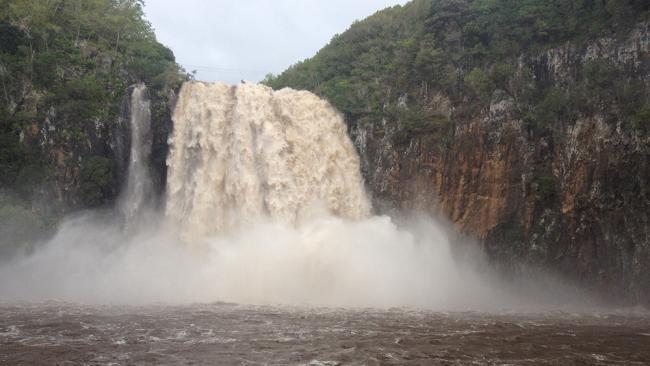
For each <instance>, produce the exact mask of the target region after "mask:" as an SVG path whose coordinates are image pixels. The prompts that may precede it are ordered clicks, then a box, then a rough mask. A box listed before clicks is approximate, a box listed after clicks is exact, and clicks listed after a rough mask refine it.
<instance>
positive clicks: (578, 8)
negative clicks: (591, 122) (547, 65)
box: [264, 0, 650, 141]
mask: <svg viewBox="0 0 650 366" xmlns="http://www.w3.org/2000/svg"><path fill="white" fill-rule="evenodd" d="M649 14H650V2H648V1H645V0H603V1H594V0H575V1H566V0H414V1H412V2H410V3H408V4H407V5H405V6H395V7H392V8H389V9H386V10H383V11H380V12H378V13H376V14H374V15H373V16H371V17H369V18H367V19H365V20H363V21H360V22H356V23H354V24H353V25H352V26H351V27H350V28H349V29H348V30H347V31H346V32H345V33H343V34H341V35H337V36H335V37H334V38H333V39H332V40H331V42H330V43H329V45H327V46H326V47H325V48H323V49H322V50H320V51H319V52H318V53H317V54H316V56H314V57H313V58H311V59H308V60H305V61H303V62H300V63H298V64H296V65H294V66H292V67H291V68H289V69H288V70H287V71H285V72H284V73H282V74H281V75H278V76H274V75H269V76H268V77H267V78H266V80H265V81H264V82H265V83H266V84H267V85H270V86H272V87H273V88H276V89H279V88H282V87H292V88H296V89H307V90H311V91H314V92H315V93H317V94H319V95H321V96H323V97H325V98H327V99H328V100H330V102H331V103H332V104H333V105H334V106H336V107H337V108H338V109H339V110H341V111H342V112H343V113H344V114H345V115H346V116H347V117H348V120H349V121H350V122H351V123H354V122H355V121H359V120H362V119H363V120H365V119H368V118H371V119H375V120H376V121H378V120H380V119H381V118H376V117H377V116H384V117H385V116H386V115H387V114H390V110H391V108H390V107H389V108H387V107H386V106H392V107H393V108H394V107H395V106H396V105H397V104H398V99H399V97H400V96H401V95H402V94H403V93H407V94H408V96H409V98H408V100H409V106H408V107H409V108H413V106H414V105H415V104H421V105H426V98H427V95H428V94H427V93H429V92H430V91H438V92H441V93H443V94H444V95H445V96H447V97H448V98H449V99H450V100H451V102H452V103H453V104H454V106H455V110H456V114H457V115H458V116H466V115H468V114H471V113H474V112H476V111H477V110H478V111H480V110H481V109H485V108H486V107H487V106H488V105H489V103H490V101H491V99H492V96H493V93H494V91H495V90H497V89H500V90H502V91H505V93H507V94H508V95H510V96H511V97H513V98H514V100H515V104H516V109H517V110H518V111H519V112H520V114H521V118H522V119H523V120H524V121H526V122H527V123H528V125H529V127H530V128H531V129H532V130H536V131H543V130H546V129H552V128H555V127H557V126H560V125H562V124H567V123H573V122H574V121H575V120H576V119H577V118H578V116H579V115H580V114H589V113H594V112H595V111H598V109H599V108H601V107H599V106H604V105H606V106H607V108H608V109H609V110H611V111H612V112H613V113H614V114H615V116H614V118H612V121H624V122H629V123H625V125H626V126H633V127H634V126H643V125H644V123H643V121H644V118H645V114H644V113H645V112H644V109H643V108H644V107H643V106H644V105H647V101H648V92H647V90H648V87H647V86H646V85H643V84H642V83H641V84H640V85H639V83H636V84H634V83H635V82H633V81H631V79H632V78H630V77H623V75H624V71H625V70H623V69H622V68H621V66H619V65H613V64H610V62H609V61H608V60H605V59H602V60H601V59H597V60H592V61H590V62H588V63H587V64H586V65H584V67H583V68H582V70H578V71H577V74H576V75H572V77H574V78H575V82H567V83H557V82H556V81H555V80H552V79H549V77H548V75H544V74H543V73H541V74H540V71H539V70H536V69H535V68H534V62H529V63H528V66H526V67H524V68H522V67H520V57H522V56H524V55H527V56H528V57H536V56H540V55H544V52H543V51H544V50H546V49H548V48H551V47H559V46H562V45H564V44H566V42H569V41H570V42H572V43H573V44H574V45H575V46H577V47H580V46H581V45H584V44H585V42H587V41H589V40H592V39H595V38H598V37H613V38H615V39H616V38H621V37H624V36H625V35H626V34H628V33H629V32H630V31H631V29H632V28H633V27H634V25H635V24H637V23H638V22H639V21H642V20H647V19H648V17H649ZM612 105H613V106H612ZM416 109H417V108H416ZM423 109H425V108H424V107H419V110H421V111H422V110H423ZM386 111H388V112H386ZM427 115H431V116H432V117H431V118H433V119H435V118H436V117H435V113H427V112H426V111H424V112H423V113H419V114H417V116H415V118H414V119H411V120H409V121H407V122H406V123H405V122H404V121H403V120H398V119H394V120H389V123H395V124H397V125H398V126H402V127H401V128H402V133H401V134H399V138H398V139H399V140H401V141H408V138H409V137H412V136H413V135H412V132H413V133H414V134H419V133H421V132H422V131H424V130H427V131H428V130H429V129H428V128H427V127H426V125H427V124H428V123H430V122H432V120H431V119H428V117H427ZM423 116H424V118H421V117H423ZM456 117H457V116H452V121H454V120H456V119H457V118H456ZM452 123H453V122H452ZM434 124H435V122H434ZM634 128H637V129H638V127H634ZM436 131H437V132H432V133H442V132H443V131H450V129H448V128H443V129H437V130H436Z"/></svg>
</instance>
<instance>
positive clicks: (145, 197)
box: [120, 84, 153, 223]
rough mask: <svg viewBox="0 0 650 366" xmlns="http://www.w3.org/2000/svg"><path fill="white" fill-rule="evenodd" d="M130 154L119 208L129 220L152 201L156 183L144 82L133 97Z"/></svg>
mask: <svg viewBox="0 0 650 366" xmlns="http://www.w3.org/2000/svg"><path fill="white" fill-rule="evenodd" d="M129 110H130V118H129V128H130V131H131V143H130V146H131V148H130V156H129V166H128V176H127V179H126V185H125V187H124V190H123V192H122V195H121V198H120V210H121V212H122V214H123V215H124V218H125V220H126V222H127V223H129V222H131V221H132V220H134V219H136V218H138V217H139V216H141V214H142V211H143V210H144V209H146V208H147V207H150V205H151V203H152V201H153V183H152V181H151V176H150V174H149V162H150V160H151V146H152V137H151V101H150V100H149V95H148V92H147V87H146V86H145V85H144V84H137V85H136V86H135V87H133V91H132V92H131V100H130V108H129Z"/></svg>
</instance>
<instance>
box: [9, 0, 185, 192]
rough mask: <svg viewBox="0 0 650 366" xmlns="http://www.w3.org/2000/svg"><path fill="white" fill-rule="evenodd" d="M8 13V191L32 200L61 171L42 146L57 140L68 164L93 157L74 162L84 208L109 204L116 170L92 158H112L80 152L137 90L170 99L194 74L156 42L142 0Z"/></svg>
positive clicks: (43, 3)
mask: <svg viewBox="0 0 650 366" xmlns="http://www.w3.org/2000/svg"><path fill="white" fill-rule="evenodd" d="M0 9H2V12H0V82H1V85H0V87H1V90H0V172H1V173H2V174H0V190H1V189H4V190H12V191H16V192H17V193H18V194H19V195H20V196H22V197H23V198H24V199H30V198H31V197H30V194H31V192H32V191H33V189H36V188H37V187H38V186H39V184H41V182H43V181H44V180H45V179H48V178H49V176H50V175H51V173H52V172H51V170H52V164H53V163H55V162H53V161H48V158H47V157H45V156H44V150H45V149H46V148H45V147H43V146H41V145H43V144H46V143H47V141H46V138H50V139H54V138H56V139H57V140H56V141H55V142H54V143H53V145H54V146H55V147H56V148H57V149H59V150H62V152H61V153H59V155H60V156H61V159H74V160H85V159H89V160H88V161H75V162H74V164H75V165H76V166H77V170H78V171H80V174H79V175H80V177H79V179H81V181H80V182H79V185H80V186H81V189H82V190H83V191H84V192H85V193H87V197H84V201H85V200H88V201H90V202H91V203H101V202H103V201H104V200H105V197H104V194H105V193H106V192H108V191H109V190H110V189H112V188H111V187H109V185H110V184H113V183H114V182H113V181H112V179H111V177H109V176H110V175H111V174H112V173H111V171H110V165H107V164H103V165H102V169H99V168H97V166H98V161H100V160H98V159H99V158H92V156H93V154H95V155H96V154H100V155H101V153H102V152H101V151H93V152H84V153H83V154H77V156H73V155H74V154H71V151H73V150H75V149H76V150H80V149H82V148H87V146H88V145H89V143H88V141H89V139H90V137H91V136H90V134H91V133H90V132H89V131H92V130H96V129H97V128H96V126H97V125H110V124H111V123H115V121H116V120H117V115H118V113H119V106H120V102H121V100H122V97H123V95H124V93H125V90H126V88H127V87H128V85H131V84H133V83H135V82H140V81H142V82H145V83H146V84H147V85H149V86H150V88H151V89H154V90H156V91H158V92H162V91H164V90H166V89H168V88H174V87H176V86H177V85H178V84H179V83H180V82H181V81H182V80H184V78H185V77H186V76H185V74H183V73H182V70H181V69H180V68H179V66H178V65H177V64H176V62H175V59H174V55H173V53H172V52H171V51H170V50H169V49H167V48H166V47H164V46H163V45H161V44H160V43H158V42H157V41H156V39H155V36H154V33H153V30H152V28H151V25H150V24H149V23H148V22H147V21H146V20H145V18H144V14H143V2H142V0H0ZM54 135H56V137H53V136H54ZM50 142H51V141H50ZM49 152H50V155H52V149H50V151H49ZM81 155H83V156H81ZM49 159H50V160H52V157H51V156H50V157H49ZM59 163H60V162H59ZM65 164H66V165H70V164H68V163H65ZM99 165H101V164H99ZM88 167H94V168H96V169H90V168H88ZM82 168H83V169H82ZM89 169H90V170H92V172H90V173H89ZM107 169H109V170H107ZM105 175H108V176H105ZM86 180H87V181H86Z"/></svg>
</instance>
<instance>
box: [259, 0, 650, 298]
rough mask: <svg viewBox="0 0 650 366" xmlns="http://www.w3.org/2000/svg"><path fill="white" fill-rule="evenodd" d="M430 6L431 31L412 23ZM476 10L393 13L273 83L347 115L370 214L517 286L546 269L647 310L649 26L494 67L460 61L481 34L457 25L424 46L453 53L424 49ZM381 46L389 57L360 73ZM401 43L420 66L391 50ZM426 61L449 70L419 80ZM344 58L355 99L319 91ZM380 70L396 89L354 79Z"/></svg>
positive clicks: (416, 8) (531, 52)
mask: <svg viewBox="0 0 650 366" xmlns="http://www.w3.org/2000/svg"><path fill="white" fill-rule="evenodd" d="M432 3H433V10H432V11H431V13H430V14H432V15H430V16H429V18H427V19H423V18H426V17H427V16H423V15H418V14H423V13H425V12H426V9H428V8H429V7H430V6H432V5H431V4H432ZM461 3H465V4H470V5H468V6H469V7H468V8H462V6H459V5H458V4H461ZM480 3H482V2H481V1H475V2H471V1H468V2H456V3H454V4H452V2H447V1H433V2H427V1H416V2H412V3H410V4H408V5H406V6H405V7H401V8H400V7H396V8H393V9H388V10H386V11H384V12H380V13H378V14H376V15H374V16H373V17H371V18H369V19H367V20H365V21H364V22H361V23H357V24H355V25H354V26H353V27H351V28H350V30H348V32H347V33H344V34H343V35H341V36H340V37H338V38H335V39H334V40H333V41H332V43H330V45H328V46H327V47H326V48H324V49H323V50H321V51H320V52H319V54H318V55H317V56H316V57H314V58H313V59H310V60H307V61H305V62H304V63H300V64H297V65H295V66H293V67H292V68H291V69H289V70H287V71H286V72H285V73H284V74H281V75H279V76H278V77H272V78H270V79H268V80H267V81H266V82H267V83H269V84H270V85H273V86H275V87H278V88H280V87H282V86H284V85H288V86H291V87H294V88H295V87H299V86H302V87H304V88H309V89H312V90H315V91H316V92H318V93H320V94H322V95H324V96H326V97H328V98H329V99H330V100H331V101H332V102H333V103H334V104H335V105H337V106H338V107H339V108H340V109H342V110H343V111H345V112H346V115H347V121H348V124H349V129H350V133H351V135H352V137H353V140H354V142H355V145H356V147H357V149H358V151H359V154H360V156H361V161H362V172H363V174H364V176H365V178H366V183H367V186H368V190H369V192H371V194H372V196H373V201H374V203H375V208H376V209H378V210H380V211H383V212H395V210H397V211H398V212H408V211H411V210H413V209H415V210H421V211H425V212H429V213H432V214H436V215H441V216H442V217H444V218H447V219H449V220H450V221H451V222H452V223H453V224H454V226H455V227H456V229H458V231H459V232H460V233H462V234H465V235H467V236H469V237H471V238H475V239H477V240H478V242H479V243H480V244H481V246H482V247H483V248H484V249H485V251H486V253H487V254H488V256H489V258H490V259H491V261H492V262H493V263H494V264H495V265H497V266H498V267H499V268H501V269H502V270H503V271H504V272H505V273H507V274H509V275H510V276H512V275H525V273H526V272H532V271H536V270H540V269H541V270H544V271H549V272H553V273H559V274H560V275H561V276H562V277H563V278H565V279H569V280H573V281H575V282H577V283H579V284H581V285H582V286H584V287H587V288H589V289H591V290H593V291H595V292H597V293H600V294H603V295H605V296H606V297H607V298H608V299H610V300H613V301H616V302H621V303H631V304H635V303H644V304H648V303H650V266H649V265H648V263H650V226H649V222H648V219H649V217H648V215H649V213H650V190H649V187H650V185H649V183H650V182H649V181H650V167H649V166H648V158H649V156H650V136H649V134H648V125H649V124H650V114H648V113H647V110H648V109H647V105H648V101H649V98H648V92H647V91H648V85H649V84H648V82H649V81H650V23H648V22H647V21H639V22H636V23H632V26H631V27H630V28H629V29H626V30H625V31H623V32H620V33H614V32H613V31H612V32H611V34H610V35H603V36H598V37H592V38H590V39H586V40H584V39H583V40H577V39H570V38H567V39H566V40H565V41H562V42H556V43H555V44H552V42H547V44H550V45H548V46H544V47H539V49H528V50H525V49H522V50H521V51H518V52H517V54H516V55H512V56H504V57H503V58H502V59H494V58H493V59H489V58H488V60H487V61H473V60H472V57H473V56H468V55H466V54H464V53H463V52H465V51H463V50H461V51H458V50H455V49H454V47H459V46H457V43H462V42H467V43H471V42H470V41H467V39H470V38H471V37H470V36H471V32H473V31H474V28H472V27H469V26H467V25H465V27H464V28H462V29H460V28H461V26H462V25H461V26H459V25H458V24H456V23H455V22H454V21H448V20H443V24H442V25H444V27H441V30H440V31H439V33H438V34H439V35H440V37H439V38H436V37H435V36H433V37H432V38H433V40H432V41H430V42H432V43H434V44H436V43H437V44H438V45H440V44H441V43H444V42H446V41H449V43H447V46H445V47H446V48H439V49H437V50H436V49H435V46H431V45H430V44H428V43H427V42H429V41H428V38H427V37H429V36H430V35H431V33H434V34H435V32H436V31H435V30H432V29H433V28H432V26H431V23H432V22H433V20H432V19H439V18H440V17H443V18H444V17H445V16H447V15H449V14H450V13H454V12H456V15H455V16H457V17H458V19H461V18H462V15H463V14H465V16H467V17H468V18H470V19H471V18H472V17H473V16H475V17H476V19H478V20H476V22H479V21H480V20H481V17H482V16H483V15H476V14H474V13H472V11H473V10H472V8H471V6H472V5H476V4H480ZM441 4H448V6H447V7H444V6H443V5H441ZM449 4H451V5H449ZM540 4H541V3H540ZM576 4H577V3H576ZM522 6H523V5H522ZM423 9H425V10H423ZM468 9H469V10H468ZM443 13H444V14H446V15H441V14H443ZM468 14H469V15H468ZM557 16H558V17H562V16H564V15H557ZM408 19H411V23H418V22H420V23H421V24H426V25H423V26H422V27H420V28H418V27H417V26H412V25H410V24H409V23H408V22H407V21H408ZM414 19H415V20H414ZM564 20H566V21H568V20H567V19H566V17H565V18H564ZM436 21H438V20H436ZM459 22H460V21H459ZM469 24H471V21H469ZM409 27H411V29H409ZM468 29H469V30H468ZM382 32H384V33H382ZM372 34H374V37H377V38H376V39H375V38H373V36H371V35H372ZM377 34H379V35H377ZM382 34H383V36H380V35H382ZM388 34H398V36H397V37H396V38H397V40H396V41H395V43H394V44H397V46H393V47H395V48H394V49H393V50H392V51H391V52H390V53H388V54H387V55H385V56H384V57H383V58H375V59H374V61H372V62H370V63H368V61H366V60H369V59H372V58H370V57H371V56H369V55H373V57H374V56H375V54H376V53H380V52H383V51H377V48H375V45H377V44H379V42H383V44H384V45H387V44H390V43H389V42H390V41H387V40H386V39H387V37H394V36H389V35H388ZM450 34H451V36H449V35H450ZM450 37H451V38H450ZM454 37H455V38H454ZM369 39H370V40H369ZM450 40H454V42H456V43H451V42H450ZM496 41H497V40H495V39H493V40H492V42H496ZM373 42H375V43H373ZM406 42H410V43H415V44H416V46H412V49H414V51H410V53H409V52H407V51H405V50H404V49H403V48H400V47H402V45H404V44H405V43H406ZM418 42H419V45H418ZM531 42H532V41H531ZM479 43H480V42H479ZM461 46H463V47H467V48H470V47H469V46H466V45H461ZM346 47H347V48H353V49H354V48H355V47H356V48H357V50H358V51H357V52H358V53H360V55H357V56H349V55H346V54H345V50H346ZM388 47H389V46H386V48H388ZM418 47H419V49H418ZM488 47H493V46H488ZM431 48H433V51H431ZM493 48H494V47H493ZM441 49H442V51H441ZM497 51H498V50H497ZM364 52H365V54H364ZM435 52H438V53H443V52H446V54H447V56H448V57H449V58H448V59H446V60H444V61H442V62H441V63H439V64H438V65H439V66H438V69H433V70H431V71H427V70H425V71H424V72H423V71H421V70H420V68H422V67H423V66H422V65H419V64H418V60H419V59H420V58H423V56H422V55H423V54H425V53H433V54H435ZM345 57H350V58H349V59H348V60H349V61H348V62H350V64H351V65H354V66H351V67H350V69H351V70H350V71H349V74H346V79H345V80H344V82H345V83H348V84H344V82H343V81H342V80H340V79H335V80H334V81H332V82H331V83H330V81H331V80H327V79H325V80H323V77H324V76H323V75H324V73H326V72H327V71H328V70H329V68H330V67H332V65H337V64H338V65H340V63H338V62H341V59H344V58H345ZM453 57H457V59H454V58H453ZM461 57H467V60H468V61H463V59H462V58H461ZM380 59H388V60H392V61H387V62H384V64H387V66H386V69H384V70H391V67H394V71H392V75H391V76H387V77H386V79H383V80H380V79H374V81H372V80H373V79H367V76H363V75H362V74H359V73H363V72H364V71H363V70H366V71H365V72H366V73H368V74H371V75H380V74H372V72H373V71H371V70H372V69H371V68H370V67H374V66H373V65H375V66H378V65H381V64H382V61H379V60H380ZM400 60H401V62H404V63H405V64H403V65H402V66H400V65H399V62H400ZM405 60H406V61H405ZM459 60H460V61H459ZM479 60H480V59H479ZM364 62H366V63H364ZM390 62H393V63H392V64H391V63H390ZM435 62H437V61H431V63H433V64H435ZM395 64H397V66H394V65H395ZM369 70H370V71H369ZM384 73H386V74H391V71H384ZM432 75H433V76H432ZM319 76H320V77H321V79H319V80H318V82H317V83H312V82H311V81H310V79H317V78H318V77H319ZM445 78H447V79H445ZM441 80H442V81H441ZM375 85H377V86H376V89H374V90H373V88H375ZM333 90H334V91H338V92H339V94H343V95H347V96H348V98H347V100H348V101H349V100H355V98H356V100H358V101H360V102H359V103H357V104H356V105H352V104H350V103H348V102H343V101H341V100H337V98H336V93H333ZM346 93H347V94H346ZM373 93H374V94H375V95H379V97H374V96H373ZM373 98H376V99H373ZM375 105H379V108H376V107H375Z"/></svg>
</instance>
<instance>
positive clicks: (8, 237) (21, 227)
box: [0, 192, 53, 260]
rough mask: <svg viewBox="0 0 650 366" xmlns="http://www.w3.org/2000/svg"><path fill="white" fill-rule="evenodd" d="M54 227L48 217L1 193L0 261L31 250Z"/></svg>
mask: <svg viewBox="0 0 650 366" xmlns="http://www.w3.org/2000/svg"><path fill="white" fill-rule="evenodd" d="M52 227H53V223H52V220H51V218H49V217H48V216H47V215H45V214H44V213H42V212H39V211H37V210H34V209H32V208H30V207H28V206H26V205H25V204H24V202H23V201H22V200H20V199H16V198H15V197H11V196H8V195H6V194H4V193H2V192H0V260H1V259H2V258H10V257H11V255H12V254H13V253H15V252H16V251H18V250H29V249H30V245H32V244H33V243H34V241H36V240H38V239H41V238H43V236H44V235H46V233H47V232H48V231H49V230H50V229H51V228H52Z"/></svg>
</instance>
